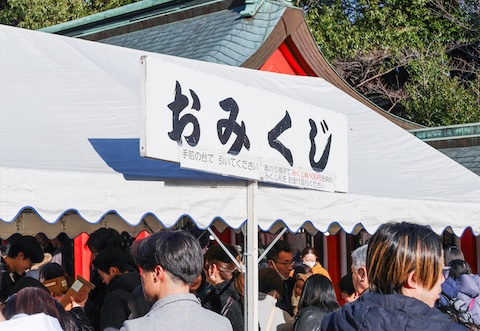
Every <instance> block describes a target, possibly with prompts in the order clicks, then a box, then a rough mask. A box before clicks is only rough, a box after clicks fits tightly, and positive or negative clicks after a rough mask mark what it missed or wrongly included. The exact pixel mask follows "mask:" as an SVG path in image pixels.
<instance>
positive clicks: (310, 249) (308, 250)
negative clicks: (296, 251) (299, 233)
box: [302, 247, 318, 257]
mask: <svg viewBox="0 0 480 331" xmlns="http://www.w3.org/2000/svg"><path fill="white" fill-rule="evenodd" d="M307 254H313V255H315V256H316V257H318V254H317V251H316V250H315V248H313V247H305V248H304V249H303V250H302V256H305V255H307Z"/></svg>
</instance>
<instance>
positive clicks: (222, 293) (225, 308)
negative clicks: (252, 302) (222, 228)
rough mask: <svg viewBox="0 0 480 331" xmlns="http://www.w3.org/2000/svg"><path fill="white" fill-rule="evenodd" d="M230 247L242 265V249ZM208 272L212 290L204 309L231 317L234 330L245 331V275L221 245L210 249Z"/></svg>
mask: <svg viewBox="0 0 480 331" xmlns="http://www.w3.org/2000/svg"><path fill="white" fill-rule="evenodd" d="M226 247H227V249H228V251H229V252H230V253H231V255H233V257H234V258H235V259H237V262H240V253H239V252H238V250H237V249H236V248H235V247H234V246H232V245H226ZM204 269H205V274H206V277H207V282H208V283H210V285H211V286H212V289H211V290H210V292H209V293H208V294H207V296H206V297H205V299H204V300H203V303H202V304H203V306H204V307H205V308H207V309H210V310H213V311H214V312H216V313H218V314H220V315H223V316H225V317H227V318H228V319H229V320H230V323H232V327H233V330H234V331H243V330H244V319H243V299H244V293H245V290H244V284H245V278H244V275H243V274H242V272H241V271H240V270H238V268H237V265H236V264H235V262H234V261H232V259H231V258H230V257H229V256H228V254H227V253H226V252H225V251H224V250H223V248H222V247H221V246H220V245H214V246H212V247H210V248H209V249H208V251H207V252H206V253H205V267H204Z"/></svg>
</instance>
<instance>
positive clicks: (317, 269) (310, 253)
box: [300, 247, 332, 281]
mask: <svg viewBox="0 0 480 331" xmlns="http://www.w3.org/2000/svg"><path fill="white" fill-rule="evenodd" d="M300 259H301V260H302V263H303V264H305V265H307V266H309V267H310V268H312V273H313V274H314V275H323V276H325V277H327V278H328V279H330V281H331V280H332V279H331V278H330V274H329V273H328V271H327V269H325V268H324V267H323V266H322V265H321V264H320V262H318V254H317V251H316V250H315V248H313V247H305V248H304V249H303V251H302V255H300Z"/></svg>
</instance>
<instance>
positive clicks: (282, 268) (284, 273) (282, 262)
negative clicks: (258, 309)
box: [267, 240, 296, 316]
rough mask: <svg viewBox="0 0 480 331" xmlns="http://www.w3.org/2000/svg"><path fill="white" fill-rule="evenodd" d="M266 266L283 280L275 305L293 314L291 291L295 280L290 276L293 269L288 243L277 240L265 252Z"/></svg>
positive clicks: (290, 249)
mask: <svg viewBox="0 0 480 331" xmlns="http://www.w3.org/2000/svg"><path fill="white" fill-rule="evenodd" d="M267 261H268V267H269V268H272V269H274V270H275V271H276V272H277V273H278V275H279V276H280V278H282V281H283V290H282V292H283V293H282V296H281V297H280V299H279V300H278V301H277V307H278V308H280V309H283V310H285V311H286V312H287V313H289V314H290V316H293V306H292V292H293V288H294V287H295V282H296V280H295V279H294V278H293V277H290V272H291V271H292V270H293V263H294V261H293V254H292V248H291V246H290V244H289V243H288V242H286V241H284V240H279V241H277V242H276V243H275V245H273V247H272V248H271V249H270V251H269V252H268V253H267Z"/></svg>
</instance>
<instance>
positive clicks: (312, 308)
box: [294, 274, 340, 331]
mask: <svg viewBox="0 0 480 331" xmlns="http://www.w3.org/2000/svg"><path fill="white" fill-rule="evenodd" d="M298 308H299V310H298V313H297V316H296V317H295V324H294V331H318V330H320V328H321V326H322V320H323V318H324V317H325V315H327V314H328V313H331V312H333V311H335V310H337V309H338V308H340V306H339V304H338V302H337V297H336V296H335V289H334V288H333V284H332V282H331V281H330V279H328V278H327V277H325V276H324V275H318V274H317V275H312V276H310V277H309V278H308V279H307V280H306V281H305V285H304V286H303V291H302V295H301V296H300V301H299V304H298Z"/></svg>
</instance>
